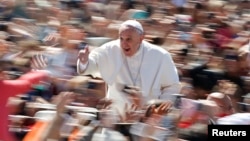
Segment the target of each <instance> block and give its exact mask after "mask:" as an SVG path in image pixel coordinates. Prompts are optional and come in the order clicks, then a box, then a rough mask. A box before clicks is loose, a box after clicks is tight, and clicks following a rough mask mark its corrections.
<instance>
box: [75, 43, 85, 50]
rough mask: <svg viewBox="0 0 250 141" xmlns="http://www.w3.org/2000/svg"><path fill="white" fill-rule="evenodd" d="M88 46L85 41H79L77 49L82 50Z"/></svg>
mask: <svg viewBox="0 0 250 141" xmlns="http://www.w3.org/2000/svg"><path fill="white" fill-rule="evenodd" d="M87 46H88V44H87V43H86V42H81V43H79V45H78V47H77V48H78V49H79V50H83V49H85V48H86V47H87Z"/></svg>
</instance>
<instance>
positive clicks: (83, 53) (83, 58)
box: [78, 47, 89, 64]
mask: <svg viewBox="0 0 250 141" xmlns="http://www.w3.org/2000/svg"><path fill="white" fill-rule="evenodd" d="M88 58H89V47H86V48H85V49H83V50H80V51H79V54H78V59H79V60H80V62H81V63H83V64H86V63H87V62H88V60H89V59H88Z"/></svg>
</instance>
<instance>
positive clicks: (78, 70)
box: [77, 60, 88, 74]
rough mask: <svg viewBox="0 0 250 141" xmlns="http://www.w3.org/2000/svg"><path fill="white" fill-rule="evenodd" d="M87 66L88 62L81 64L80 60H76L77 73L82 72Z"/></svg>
mask: <svg viewBox="0 0 250 141" xmlns="http://www.w3.org/2000/svg"><path fill="white" fill-rule="evenodd" d="M87 66H88V62H87V63H85V64H83V63H82V62H81V61H80V60H77V73H78V74H81V73H83V72H84V71H85V70H86V68H87Z"/></svg>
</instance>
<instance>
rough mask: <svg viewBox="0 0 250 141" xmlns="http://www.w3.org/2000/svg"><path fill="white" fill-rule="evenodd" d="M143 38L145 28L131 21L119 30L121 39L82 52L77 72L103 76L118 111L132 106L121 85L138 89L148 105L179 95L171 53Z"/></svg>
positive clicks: (126, 22) (123, 24) (176, 75)
mask: <svg viewBox="0 0 250 141" xmlns="http://www.w3.org/2000/svg"><path fill="white" fill-rule="evenodd" d="M143 39H144V31H143V28H142V25H141V24H140V23H139V22H138V21H135V20H128V21H125V22H123V23H122V24H121V26H120V28H119V39H117V40H114V41H110V42H108V43H105V44H104V45H102V46H101V47H98V48H95V49H93V50H92V51H91V52H89V49H88V48H86V49H85V50H81V51H80V52H79V58H78V62H77V71H78V73H79V74H84V75H87V74H88V75H89V74H91V75H92V76H94V77H95V76H97V75H100V76H101V78H102V79H103V80H104V81H105V82H106V83H107V85H108V91H107V98H109V99H112V101H113V106H115V107H116V108H118V109H119V110H123V109H124V106H125V104H126V103H127V104H129V103H131V102H130V101H129V99H128V96H127V95H126V94H125V93H123V92H122V91H121V90H120V89H121V87H120V86H121V84H123V85H129V86H136V87H139V88H140V90H141V94H142V98H143V100H144V101H145V102H146V101H148V100H151V99H170V100H171V94H176V93H179V90H180V82H179V77H178V73H177V69H176V67H175V64H174V62H173V60H172V57H171V55H170V53H169V52H167V51H166V50H164V49H163V48H161V47H158V46H156V45H153V44H150V43H149V42H146V41H144V40H143ZM120 112H122V111H120Z"/></svg>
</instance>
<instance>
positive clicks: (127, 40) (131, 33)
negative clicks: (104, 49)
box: [119, 27, 143, 56]
mask: <svg viewBox="0 0 250 141" xmlns="http://www.w3.org/2000/svg"><path fill="white" fill-rule="evenodd" d="M119 37H120V46H121V48H122V51H123V53H124V54H125V55H126V56H133V55H134V54H135V53H136V52H137V50H138V49H139V47H140V44H141V42H142V40H143V35H141V34H139V33H138V32H137V31H136V30H135V29H134V28H132V27H122V28H121V29H120V31H119Z"/></svg>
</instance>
